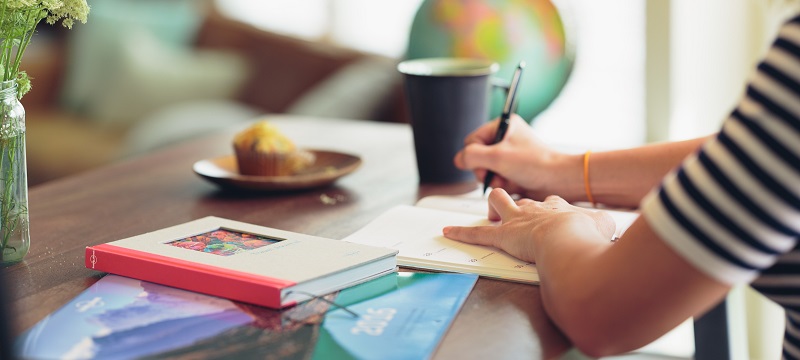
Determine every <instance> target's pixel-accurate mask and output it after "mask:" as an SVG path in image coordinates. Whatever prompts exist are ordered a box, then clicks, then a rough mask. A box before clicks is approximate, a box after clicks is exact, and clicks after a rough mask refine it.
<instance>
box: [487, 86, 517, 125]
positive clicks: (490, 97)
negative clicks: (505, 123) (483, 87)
mask: <svg viewBox="0 0 800 360" xmlns="http://www.w3.org/2000/svg"><path fill="white" fill-rule="evenodd" d="M489 84H490V85H491V86H492V90H495V89H497V90H503V98H505V97H506V96H508V91H509V89H510V88H511V81H509V80H506V79H501V78H498V77H491V78H489ZM493 101H494V95H493V94H490V95H489V112H490V113H489V120H492V119H494V118H496V117H498V116H500V114H492V113H491V110H492V104H493ZM515 105H516V104H515ZM515 108H516V106H515Z"/></svg>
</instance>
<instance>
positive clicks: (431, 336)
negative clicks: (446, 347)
mask: <svg viewBox="0 0 800 360" xmlns="http://www.w3.org/2000/svg"><path fill="white" fill-rule="evenodd" d="M476 279H477V276H475V275H463V274H424V273H408V272H400V273H393V274H389V275H386V276H383V277H380V278H377V279H374V280H371V281H369V282H366V283H363V284H360V285H357V286H354V287H352V288H347V289H345V290H342V291H340V292H337V293H333V294H329V295H326V296H325V300H327V301H331V302H335V303H336V304H339V305H344V306H347V308H348V309H349V310H351V311H354V312H356V313H357V314H358V317H354V316H352V315H350V314H349V313H347V312H345V311H344V310H341V309H337V308H335V307H331V306H330V304H329V303H327V302H326V301H323V300H320V299H314V300H311V301H308V302H304V303H302V304H300V305H298V306H295V307H292V308H289V309H284V310H274V309H268V308H264V307H259V306H254V305H250V304H245V303H240V302H233V301H230V300H227V299H222V298H218V297H213V296H207V295H203V294H199V293H194V292H190V291H185V290H181V289H176V288H172V287H168V286H162V285H158V284H154V283H150V282H146V281H141V280H136V279H131V278H126V277H121V276H116V275H107V276H105V277H103V278H102V279H100V280H99V281H98V282H96V283H95V284H94V285H92V286H91V287H89V288H88V289H87V290H85V291H84V292H83V293H81V294H80V295H78V296H77V297H76V298H75V299H73V300H72V301H71V302H70V303H68V304H66V305H65V306H64V307H62V308H61V309H59V310H58V311H56V312H54V313H52V314H51V315H49V316H48V317H46V318H45V319H43V320H42V321H40V322H39V323H37V324H36V325H35V326H34V327H33V328H31V329H30V330H28V331H27V332H25V333H24V334H22V335H21V336H20V337H19V338H18V339H17V343H16V349H17V354H18V355H19V356H20V357H22V358H33V359H42V358H46V359H64V358H71V359H88V358H102V359H109V358H112V359H134V358H141V357H148V358H153V359H162V358H164V359H166V358H170V359H172V358H201V357H202V358H270V357H273V358H303V359H309V358H312V359H331V358H335V359H425V358H428V357H430V356H431V355H432V354H433V352H434V351H435V349H436V346H437V345H438V343H439V342H440V341H441V338H442V337H443V336H444V334H445V332H446V331H447V329H448V328H449V326H450V324H451V323H452V320H453V318H454V317H455V316H456V314H457V313H458V311H459V309H460V308H461V306H462V305H463V303H464V301H465V299H466V298H467V296H468V295H469V293H470V291H471V290H472V287H473V286H474V284H475V281H476Z"/></svg>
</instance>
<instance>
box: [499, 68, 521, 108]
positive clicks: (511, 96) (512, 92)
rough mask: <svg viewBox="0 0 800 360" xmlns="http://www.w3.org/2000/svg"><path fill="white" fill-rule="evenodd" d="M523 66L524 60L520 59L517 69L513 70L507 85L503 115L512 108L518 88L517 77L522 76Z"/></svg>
mask: <svg viewBox="0 0 800 360" xmlns="http://www.w3.org/2000/svg"><path fill="white" fill-rule="evenodd" d="M523 68H525V61H520V62H519V65H517V69H516V70H514V75H513V77H512V78H511V84H509V86H508V96H506V103H505V105H504V106H503V115H504V116H503V117H506V116H508V115H510V114H511V111H512V110H513V108H514V100H515V99H516V98H517V89H518V88H519V79H520V78H521V77H522V69H523Z"/></svg>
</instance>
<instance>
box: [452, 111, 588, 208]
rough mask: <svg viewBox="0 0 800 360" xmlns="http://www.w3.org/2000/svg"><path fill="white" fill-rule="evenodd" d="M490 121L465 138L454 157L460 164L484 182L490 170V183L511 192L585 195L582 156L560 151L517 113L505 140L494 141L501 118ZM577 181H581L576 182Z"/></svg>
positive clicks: (541, 196)
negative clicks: (491, 175) (495, 142)
mask: <svg viewBox="0 0 800 360" xmlns="http://www.w3.org/2000/svg"><path fill="white" fill-rule="evenodd" d="M498 121H499V120H498V119H495V120H494V121H491V122H488V123H486V124H484V125H482V126H481V127H479V128H478V129H477V130H475V131H473V132H472V133H470V134H469V135H468V136H467V137H466V139H464V148H463V149H462V150H461V151H459V152H458V153H457V154H456V156H455V159H454V162H455V165H456V167H458V168H459V169H463V170H472V171H473V172H474V173H475V177H476V178H477V179H478V180H479V181H481V182H483V179H484V177H485V176H486V172H487V170H491V171H493V172H494V173H495V177H494V179H493V180H492V183H491V184H490V186H491V187H493V188H503V189H505V190H506V191H507V192H508V193H511V194H520V195H524V196H525V197H529V198H531V199H537V200H541V199H544V198H545V197H546V196H548V195H552V194H557V195H559V196H561V197H563V198H565V199H567V200H575V199H576V197H577V196H579V195H581V194H582V192H581V191H577V192H576V191H574V190H571V189H576V187H575V186H576V185H577V189H582V186H583V185H582V184H583V183H582V181H583V167H582V166H583V165H582V157H581V156H575V155H567V154H563V153H560V152H557V151H555V150H553V149H551V148H550V147H548V146H546V145H545V144H544V143H543V142H542V141H541V140H539V139H538V138H537V137H536V136H535V134H534V133H533V130H532V129H531V127H530V126H529V125H528V123H526V122H525V120H523V119H522V118H521V117H520V116H519V115H517V114H513V115H512V116H511V119H510V121H509V126H508V131H507V132H506V135H505V137H504V138H503V140H502V141H501V142H499V143H497V144H494V145H493V144H492V142H493V141H494V137H495V133H496V132H497V122H498ZM576 181H577V183H575V182H576Z"/></svg>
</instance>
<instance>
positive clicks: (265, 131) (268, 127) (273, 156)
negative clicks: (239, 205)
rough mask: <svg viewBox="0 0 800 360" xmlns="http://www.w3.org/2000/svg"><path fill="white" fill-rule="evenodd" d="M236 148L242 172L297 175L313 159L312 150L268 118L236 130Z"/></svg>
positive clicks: (234, 144) (262, 174)
mask: <svg viewBox="0 0 800 360" xmlns="http://www.w3.org/2000/svg"><path fill="white" fill-rule="evenodd" d="M233 149H234V151H235V152H236V162H237V164H238V165H239V173H241V174H242V175H256V176H288V175H294V174H296V173H298V172H300V171H302V170H303V169H305V168H307V167H308V166H310V165H311V164H312V163H313V162H314V155H313V154H312V153H310V152H308V151H302V150H298V149H297V148H296V147H295V145H294V143H293V142H292V141H291V140H289V138H287V137H286V136H284V135H283V134H281V133H280V131H279V130H278V128H276V127H275V126H274V125H272V124H270V123H269V122H267V121H265V120H262V121H259V122H257V123H254V124H253V125H251V126H250V127H248V128H247V129H245V130H244V131H242V132H240V133H238V134H236V136H235V137H234V138H233Z"/></svg>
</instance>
